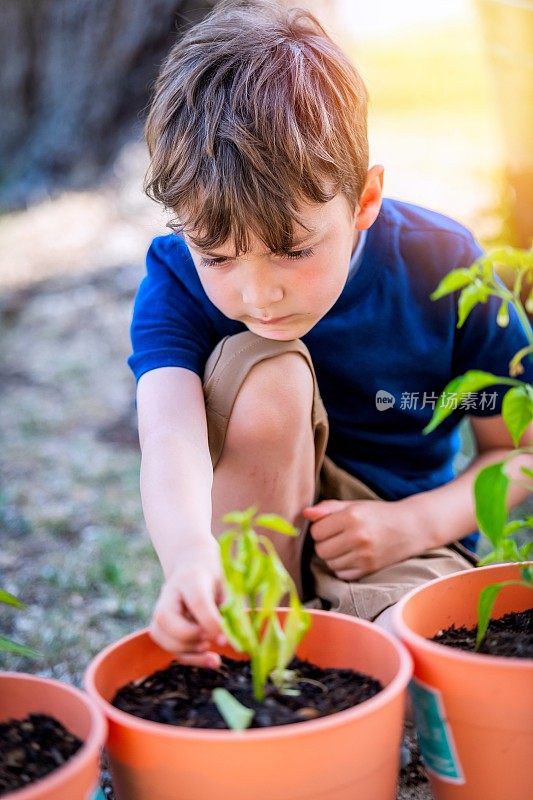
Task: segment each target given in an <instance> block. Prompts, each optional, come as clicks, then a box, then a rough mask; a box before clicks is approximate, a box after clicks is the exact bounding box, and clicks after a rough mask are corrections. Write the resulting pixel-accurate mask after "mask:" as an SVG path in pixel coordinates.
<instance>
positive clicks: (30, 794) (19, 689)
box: [0, 672, 107, 800]
mask: <svg viewBox="0 0 533 800" xmlns="http://www.w3.org/2000/svg"><path fill="white" fill-rule="evenodd" d="M28 714H48V715H49V716H51V717H54V718H55V719H57V720H58V721H59V722H61V723H62V724H63V725H64V726H65V727H66V728H68V730H69V731H70V732H71V733H73V734H74V735H75V736H78V737H79V738H80V739H82V740H83V742H84V744H83V746H82V747H81V748H80V749H79V750H78V752H77V753H76V754H75V755H74V756H72V758H70V759H69V760H68V761H67V762H66V764H64V766H62V767H59V768H58V769H56V770H54V772H51V773H50V774H49V775H46V776H45V777H44V778H41V779H40V780H38V781H35V782H34V783H32V784H30V785H28V786H26V787H24V788H22V789H17V790H16V791H15V792H10V793H9V794H6V795H3V796H2V800H98V799H99V798H102V800H103V794H102V793H101V792H100V789H99V778H100V751H101V748H102V747H103V746H104V744H105V739H106V733H107V724H106V721H105V718H104V715H103V714H102V713H101V711H100V710H99V708H98V707H97V706H96V705H95V704H94V703H93V702H92V701H91V700H90V698H89V697H87V695H86V694H85V693H84V692H81V691H80V690H79V689H76V688H74V687H73V686H69V685H67V684H65V683H60V682H59V681H55V680H50V679H49V678H40V677H36V676H35V675H26V674H23V673H19V672H0V722H6V721H7V720H8V719H23V718H24V717H26V716H27V715H28Z"/></svg>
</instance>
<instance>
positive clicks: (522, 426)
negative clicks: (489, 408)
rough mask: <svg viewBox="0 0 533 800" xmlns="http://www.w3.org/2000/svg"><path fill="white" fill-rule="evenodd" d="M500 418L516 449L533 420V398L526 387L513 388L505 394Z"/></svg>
mask: <svg viewBox="0 0 533 800" xmlns="http://www.w3.org/2000/svg"><path fill="white" fill-rule="evenodd" d="M502 417H503V421H504V422H505V426H506V428H507V430H508V431H509V433H510V434H511V437H512V439H513V444H514V446H515V447H518V445H519V443H520V439H521V438H522V436H523V434H524V431H526V430H527V428H528V427H529V425H530V423H531V420H533V398H532V397H531V394H530V392H529V391H528V387H527V386H526V385H525V384H524V385H522V386H513V387H512V389H509V391H507V392H506V393H505V397H504V398H503V403H502Z"/></svg>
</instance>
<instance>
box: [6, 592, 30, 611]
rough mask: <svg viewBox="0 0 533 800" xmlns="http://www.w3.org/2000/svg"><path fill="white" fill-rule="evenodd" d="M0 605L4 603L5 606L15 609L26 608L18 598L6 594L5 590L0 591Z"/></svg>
mask: <svg viewBox="0 0 533 800" xmlns="http://www.w3.org/2000/svg"><path fill="white" fill-rule="evenodd" d="M0 603H4V604H5V605H6V606H14V607H15V608H26V606H25V605H24V603H22V602H21V601H20V600H19V599H18V597H15V595H14V594H11V593H10V592H6V590H5V589H0Z"/></svg>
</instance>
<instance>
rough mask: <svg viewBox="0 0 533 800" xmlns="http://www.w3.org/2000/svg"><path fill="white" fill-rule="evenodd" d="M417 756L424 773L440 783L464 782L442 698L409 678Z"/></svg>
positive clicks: (425, 685) (439, 694)
mask: <svg viewBox="0 0 533 800" xmlns="http://www.w3.org/2000/svg"><path fill="white" fill-rule="evenodd" d="M409 692H410V694H411V699H412V701H413V711H414V717H415V724H416V732H417V736H418V743H419V746H420V752H421V754H422V758H423V760H424V765H425V767H426V769H427V770H429V771H431V772H433V773H434V775H436V776H437V777H438V778H440V779H441V780H443V781H448V782H449V783H456V784H462V783H464V782H465V779H464V775H463V770H462V768H461V764H460V762H459V757H458V755H457V750H456V748H455V742H454V739H453V734H452V730H451V728H450V726H449V724H448V722H447V720H446V713H445V711H444V704H443V702H442V695H441V693H440V692H439V691H438V690H437V689H434V688H433V687H432V686H428V684H426V683H424V682H423V681H420V680H418V679H416V678H413V680H412V681H411V683H410V684H409Z"/></svg>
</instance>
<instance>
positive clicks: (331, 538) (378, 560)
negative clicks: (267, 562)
mask: <svg viewBox="0 0 533 800" xmlns="http://www.w3.org/2000/svg"><path fill="white" fill-rule="evenodd" d="M408 509H409V507H408V505H407V506H406V504H405V503H404V504H402V502H401V501H398V502H386V501H384V500H355V501H351V502H347V501H344V500H323V501H322V502H320V503H317V504H316V505H314V506H307V507H306V508H304V510H303V512H302V514H303V516H304V518H305V519H308V520H310V521H311V525H310V526H309V530H310V533H311V536H312V537H313V539H314V542H315V550H316V553H317V555H319V556H320V558H322V559H323V560H324V561H325V562H326V564H327V565H328V567H329V568H330V570H331V571H332V572H333V573H334V574H335V575H336V576H337V577H338V578H341V580H345V581H353V580H357V579H358V578H362V577H363V575H368V574H369V573H371V572H377V570H379V569H382V568H383V567H386V566H389V564H395V563H397V562H398V561H403V560H404V559H406V558H410V557H411V556H413V555H415V553H416V552H417V549H416V540H417V537H416V531H415V529H414V520H413V516H412V515H411V514H410V513H409V510H408Z"/></svg>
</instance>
